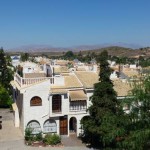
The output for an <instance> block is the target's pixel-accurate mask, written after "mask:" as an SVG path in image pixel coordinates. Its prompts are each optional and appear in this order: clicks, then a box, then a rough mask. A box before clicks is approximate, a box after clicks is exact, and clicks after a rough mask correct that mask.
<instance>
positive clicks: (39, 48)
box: [7, 42, 142, 52]
mask: <svg viewBox="0 0 150 150" xmlns="http://www.w3.org/2000/svg"><path fill="white" fill-rule="evenodd" d="M112 46H119V47H125V48H132V49H137V48H140V47H142V46H140V45H137V44H127V43H122V42H118V43H114V44H110V43H104V44H99V45H79V46H72V47H53V46H51V45H26V46H21V47H18V48H12V49H8V50H7V51H9V52H12V51H14V52H63V51H64V52H66V51H69V50H71V51H74V52H79V51H84V50H95V49H101V48H104V47H112Z"/></svg>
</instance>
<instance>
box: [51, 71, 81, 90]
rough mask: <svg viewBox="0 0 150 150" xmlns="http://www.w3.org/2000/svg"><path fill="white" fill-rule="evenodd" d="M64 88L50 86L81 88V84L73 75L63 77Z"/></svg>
mask: <svg viewBox="0 0 150 150" xmlns="http://www.w3.org/2000/svg"><path fill="white" fill-rule="evenodd" d="M64 80H65V81H64V83H65V84H64V86H55V85H54V86H51V88H67V89H69V88H81V87H82V84H81V83H80V81H79V80H78V79H77V77H76V76H75V75H73V74H72V75H68V76H64Z"/></svg>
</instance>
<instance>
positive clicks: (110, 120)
mask: <svg viewBox="0 0 150 150" xmlns="http://www.w3.org/2000/svg"><path fill="white" fill-rule="evenodd" d="M107 59H108V53H107V51H103V52H102V53H101V54H100V55H99V56H98V59H97V62H98V63H100V73H99V82H98V83H96V84H95V85H94V93H93V96H92V97H91V98H90V100H91V102H92V105H91V106H90V107H89V108H88V111H89V114H90V116H89V117H86V118H85V119H83V120H82V121H81V124H82V127H83V131H84V133H83V140H85V142H87V143H90V144H91V146H93V147H99V148H103V149H104V148H110V149H113V148H114V149H115V148H117V147H119V146H121V142H122V140H123V137H124V136H125V132H126V131H125V129H124V119H125V116H124V113H123V110H122V108H121V107H120V102H119V101H118V100H117V94H116V92H115V91H114V89H113V83H112V82H111V80H110V74H111V69H110V68H109V65H108V61H107Z"/></svg>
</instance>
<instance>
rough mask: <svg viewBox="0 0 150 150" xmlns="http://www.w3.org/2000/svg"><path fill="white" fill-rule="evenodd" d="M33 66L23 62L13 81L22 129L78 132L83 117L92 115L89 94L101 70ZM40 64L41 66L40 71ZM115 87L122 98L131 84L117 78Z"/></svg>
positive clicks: (17, 122) (17, 123)
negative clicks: (89, 109)
mask: <svg viewBox="0 0 150 150" xmlns="http://www.w3.org/2000/svg"><path fill="white" fill-rule="evenodd" d="M27 66H28V68H31V69H29V70H28V68H27ZM33 66H34V65H33V64H32V65H31V66H30V65H29V64H28V65H27V64H26V65H24V68H25V69H24V70H25V71H24V73H23V77H21V76H20V75H19V74H17V73H16V74H15V75H14V80H13V81H11V85H12V87H13V99H14V103H13V105H12V106H13V110H14V124H15V126H16V127H19V128H21V130H22V132H23V133H24V131H25V129H26V127H30V128H32V129H33V133H34V134H36V133H38V132H40V131H42V133H57V134H59V135H66V136H69V135H70V134H76V135H77V136H79V135H80V133H81V132H82V127H81V125H80V121H81V119H82V118H84V117H86V116H88V115H89V114H88V112H87V108H88V107H89V106H90V105H91V102H90V97H91V96H92V94H93V91H94V84H95V83H97V82H99V80H98V78H99V77H98V73H97V72H96V71H95V70H93V71H74V72H69V71H68V72H67V71H65V72H63V71H62V70H61V71H62V72H59V73H58V72H57V73H55V71H56V70H57V69H54V68H53V66H51V65H43V66H42V67H41V66H36V65H35V66H34V67H35V68H34V67H33ZM38 68H42V70H40V69H39V70H40V71H41V74H40V72H37V70H38ZM31 70H32V71H31ZM42 71H43V72H42ZM57 71H58V70H57ZM43 74H44V75H43ZM114 89H115V90H116V91H117V94H118V98H120V99H121V98H122V97H124V96H126V95H127V92H128V91H129V85H128V84H127V83H123V82H121V81H120V80H114Z"/></svg>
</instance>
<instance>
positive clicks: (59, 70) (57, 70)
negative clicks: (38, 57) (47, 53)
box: [54, 66, 69, 73]
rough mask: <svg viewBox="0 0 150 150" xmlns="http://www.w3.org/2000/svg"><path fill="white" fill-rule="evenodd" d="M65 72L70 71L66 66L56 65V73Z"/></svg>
mask: <svg viewBox="0 0 150 150" xmlns="http://www.w3.org/2000/svg"><path fill="white" fill-rule="evenodd" d="M64 72H69V70H68V68H67V67H66V66H63V67H62V66H60V67H54V73H64Z"/></svg>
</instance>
